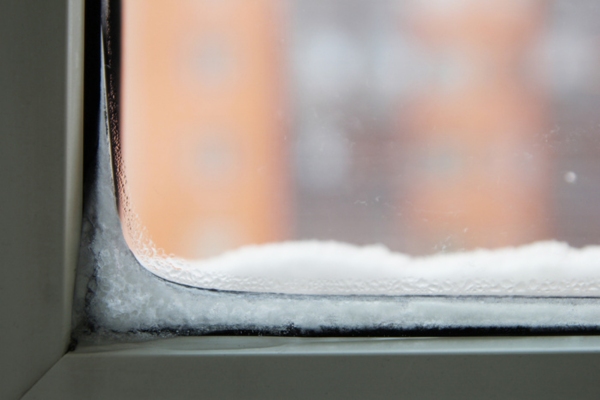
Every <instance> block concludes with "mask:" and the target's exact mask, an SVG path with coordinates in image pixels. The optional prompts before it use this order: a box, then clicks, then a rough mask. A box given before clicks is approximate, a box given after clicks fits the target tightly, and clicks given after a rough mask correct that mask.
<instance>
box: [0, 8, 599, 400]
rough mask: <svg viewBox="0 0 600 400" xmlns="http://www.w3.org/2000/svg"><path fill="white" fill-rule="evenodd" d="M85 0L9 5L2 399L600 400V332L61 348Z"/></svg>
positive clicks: (71, 259)
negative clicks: (398, 398) (396, 397)
mask: <svg viewBox="0 0 600 400" xmlns="http://www.w3.org/2000/svg"><path fill="white" fill-rule="evenodd" d="M83 5H84V4H83V2H78V1H72V2H67V1H64V2H58V1H57V2H52V3H48V4H45V5H40V4H35V6H32V3H30V2H26V1H20V2H15V3H8V2H3V3H1V5H0V8H1V12H0V20H1V21H2V24H0V26H1V27H2V29H7V30H10V32H11V34H10V35H4V34H3V35H0V41H1V42H2V48H3V49H4V50H5V52H6V53H5V54H6V55H7V57H6V58H4V59H3V62H2V63H0V69H2V71H3V73H2V74H0V79H1V82H2V85H3V88H4V89H6V90H3V91H1V92H0V101H2V104H3V105H4V106H6V108H5V110H6V111H7V113H6V114H5V117H4V118H2V120H1V121H0V126H1V127H2V132H3V134H2V140H3V144H4V143H6V146H4V145H3V146H2V147H0V151H1V152H2V155H3V156H2V157H0V164H1V165H2V167H3V168H2V171H4V172H3V173H2V174H0V182H1V184H2V187H3V189H4V192H3V196H2V200H1V202H2V205H3V207H2V208H0V212H1V213H2V216H3V228H4V229H3V230H2V233H1V234H0V235H1V236H0V237H1V238H2V241H1V242H0V246H1V248H2V253H1V254H2V255H1V256H0V257H1V260H2V266H3V268H1V269H0V270H1V271H2V285H1V286H0V288H1V290H0V297H1V299H2V300H1V302H0V304H1V305H2V307H1V308H0V316H1V319H0V324H2V325H1V326H2V330H1V331H2V338H3V340H2V344H1V349H2V350H1V351H2V357H0V366H1V370H2V374H3V381H2V385H0V394H1V395H2V398H7V399H12V398H15V399H16V398H21V397H23V396H24V397H23V398H25V399H34V398H61V399H81V398H142V397H144V398H173V397H191V396H195V395H198V393H202V394H203V395H205V396H206V397H213V398H248V397H261V398H265V397H269V396H270V397H287V398H294V397H317V396H320V397H323V396H327V397H329V398H335V397H336V396H337V397H342V396H345V397H350V396H355V397H360V396H363V397H367V396H368V397H370V398H383V397H384V396H385V397H386V398H387V397H389V395H390V393H399V394H400V393H401V394H402V395H403V396H405V397H407V398H440V397H462V398H464V397H479V398H482V397H483V398H494V397H497V398H513V399H521V398H522V399H529V398H548V399H554V398H556V399H560V398H565V397H572V398H578V399H588V398H589V399H595V398H597V397H598V396H597V394H598V393H597V382H596V380H597V379H596V378H597V377H596V372H595V366H596V365H597V363H598V360H599V355H598V350H599V349H600V346H599V345H598V341H597V338H596V337H587V338H584V337H578V336H570V337H565V338H555V337H553V338H539V337H534V338H520V339H519V338H505V339H498V338H480V339H477V340H474V339H467V338H463V339H439V338H437V339H436V338H428V339H408V340H404V339H388V340H385V339H360V340H350V339H340V338H336V339H330V340H324V339H320V340H316V339H306V338H258V337H253V338H231V337H218V338H214V337H212V338H211V337H200V338H179V339H176V340H163V341H154V342H147V343H130V344H112V345H104V346H102V345H97V344H96V345H94V344H88V345H87V346H84V345H81V344H80V346H78V348H77V349H76V350H75V351H74V352H73V351H69V352H67V353H66V354H65V352H66V351H67V346H68V342H69V321H70V318H71V312H70V298H71V295H72V290H73V284H72V282H73V280H72V277H73V274H74V271H75V259H76V247H77V236H78V234H79V228H78V224H79V220H78V219H77V218H76V217H77V215H78V213H79V212H80V207H79V202H78V200H77V199H78V198H80V196H81V195H82V192H83V191H82V190H81V188H80V186H79V184H78V182H79V176H80V174H81V165H82V162H81V158H80V157H81V146H80V143H81V142H80V141H81V140H82V135H81V125H82V121H81V113H80V110H81V107H82V105H83V101H82V96H81V94H82V89H83V88H82V75H81V73H82V69H81V67H82V66H83V51H82V50H83V47H82V45H83V43H82V41H81V39H82V38H83V37H82V35H83V11H84V7H83ZM90 8H91V9H93V4H90V3H88V4H87V5H86V11H87V13H88V16H89V14H90ZM87 26H88V28H90V26H91V24H88V25H87ZM94 27H95V26H94ZM94 43H96V42H93V41H92V42H88V43H86V50H87V49H89V48H90V47H93V46H95V44H94ZM50 50H52V51H50ZM87 67H89V66H87ZM87 67H86V69H87ZM4 71H8V72H11V73H10V74H9V73H4ZM15 78H18V79H15ZM96 83H98V82H97V81H96ZM92 112H94V113H95V110H93V111H92ZM95 124H96V120H93V125H95ZM7 171H8V172H10V173H8V172H7ZM13 173H15V174H18V177H19V178H22V179H15V176H16V175H14V174H13ZM24 222H26V223H24Z"/></svg>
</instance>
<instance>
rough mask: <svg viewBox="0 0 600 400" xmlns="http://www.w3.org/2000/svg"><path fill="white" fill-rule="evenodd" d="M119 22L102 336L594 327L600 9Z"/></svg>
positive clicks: (273, 5)
mask: <svg viewBox="0 0 600 400" xmlns="http://www.w3.org/2000/svg"><path fill="white" fill-rule="evenodd" d="M123 7H124V8H123V23H124V25H123V55H122V57H123V70H122V79H123V80H122V82H123V83H122V85H123V86H122V102H121V104H122V109H121V121H120V136H121V138H122V142H119V143H118V145H119V146H121V150H119V151H122V152H120V155H121V156H122V159H121V160H122V163H121V164H120V167H121V168H120V171H121V172H122V174H121V176H118V177H117V181H118V185H117V186H118V188H119V191H120V193H119V196H118V197H119V204H120V208H119V209H118V210H117V208H116V206H115V201H114V198H112V197H111V195H109V193H112V191H108V192H107V188H113V187H114V186H111V185H112V175H111V173H112V172H111V170H110V165H111V164H110V160H109V159H108V157H109V148H108V146H107V147H106V148H105V149H104V150H101V151H105V153H103V155H102V156H101V157H100V159H101V160H104V161H103V162H105V163H106V164H105V165H104V164H103V166H102V165H101V166H100V171H101V172H99V174H100V175H99V176H103V178H102V179H99V181H98V182H99V183H98V187H97V190H96V193H97V199H96V200H95V201H97V206H94V207H95V208H94V207H93V208H92V209H91V210H92V211H89V210H88V211H89V212H90V213H92V214H90V215H89V218H88V219H89V221H92V222H93V223H91V222H90V225H87V227H88V228H89V230H90V231H89V237H88V239H89V245H88V246H87V253H86V254H88V258H89V259H87V261H86V262H85V263H84V264H85V265H88V269H87V271H88V272H87V276H88V278H89V283H88V284H84V285H83V286H81V285H80V286H79V287H80V288H82V287H84V288H85V289H81V290H80V292H81V294H80V297H82V296H83V297H85V298H86V301H85V305H82V306H81V309H82V311H81V312H82V313H87V315H88V316H90V318H91V320H92V321H94V324H95V326H103V327H105V328H108V329H111V330H115V331H120V332H121V331H128V330H138V329H141V330H154V329H163V328H169V327H170V328H173V327H176V328H186V329H192V330H197V331H199V332H211V331H218V330H224V329H237V328H239V329H271V328H274V329H283V330H285V329H289V328H290V327H293V328H294V329H301V330H302V329H306V330H319V329H323V328H328V327H329V328H330V327H341V328H343V329H362V328H368V329H384V328H385V329H388V328H389V329H423V328H424V329H428V328H444V327H554V328H556V327H597V325H598V323H597V321H599V320H600V319H599V317H600V311H597V310H598V307H597V305H596V296H598V292H599V291H600V262H599V261H598V260H600V247H598V246H596V244H597V243H598V238H599V237H600V212H599V208H598V204H600V189H599V188H600V162H598V161H597V160H598V159H600V158H599V157H600V118H599V117H598V114H597V112H596V110H597V108H598V107H599V106H600V97H599V95H600V75H599V74H598V71H600V68H599V67H600V51H599V50H598V49H600V46H598V41H599V40H600V25H598V24H597V20H598V17H599V16H600V15H599V14H600V9H599V8H598V7H597V5H595V2H593V1H582V2H578V3H577V4H576V5H575V4H572V3H571V2H567V1H563V0H526V1H525V0H505V1H501V0H498V1H474V0H452V1H433V0H428V1H400V0H377V1H367V0H353V1H345V0H326V1H323V0H288V1H280V0H257V1H251V2H250V1H246V0H228V1H210V0H202V1H200V0H198V1H192V0H189V1H180V2H177V4H176V5H174V4H173V3H172V2H168V1H156V2H145V1H141V0H124V1H123ZM157 24H158V25H157ZM157 26H160V29H157ZM103 140H105V138H104V139H103V137H101V142H102V141H103ZM113 145H114V143H113ZM101 148H103V147H102V146H101ZM113 151H114V149H113ZM103 168H104V169H103ZM103 174H104V175H103ZM111 190H112V189H111ZM121 224H122V226H123V228H122V229H121ZM125 241H126V242H127V244H125ZM84 259H85V258H84ZM84 270H85V269H84ZM82 276H85V274H84V275H82ZM82 279H83V278H82ZM86 279H87V278H86ZM84 281H85V279H84ZM86 293H87V294H86ZM82 304H83V303H82ZM232 327H233V328H232Z"/></svg>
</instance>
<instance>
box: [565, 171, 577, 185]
mask: <svg viewBox="0 0 600 400" xmlns="http://www.w3.org/2000/svg"><path fill="white" fill-rule="evenodd" d="M565 182H567V183H575V182H577V174H575V172H573V171H569V172H567V173H566V174H565Z"/></svg>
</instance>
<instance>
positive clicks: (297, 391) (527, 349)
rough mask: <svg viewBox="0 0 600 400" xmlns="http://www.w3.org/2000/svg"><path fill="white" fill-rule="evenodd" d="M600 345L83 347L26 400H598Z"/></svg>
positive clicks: (548, 341) (227, 340) (184, 343)
mask: <svg viewBox="0 0 600 400" xmlns="http://www.w3.org/2000/svg"><path fill="white" fill-rule="evenodd" d="M599 366H600V337H598V336H565V337H520V338H519V337H511V338H496V337H488V338H481V337H480V338H367V339H365V338H277V337H190V338H174V339H164V340H157V341H149V342H144V343H119V344H108V345H95V346H94V345H85V344H83V345H81V346H80V347H79V348H78V349H77V350H76V351H74V352H71V353H68V354H66V355H65V356H64V357H63V358H62V359H61V360H60V361H59V362H58V363H57V364H56V365H55V366H54V367H53V368H52V369H51V370H50V371H49V372H48V373H47V374H46V375H45V376H44V377H43V378H42V379H41V380H40V381H39V382H38V383H37V384H36V385H35V386H34V387H33V388H32V389H31V390H30V391H29V392H28V393H27V395H26V396H25V397H24V398H25V399H37V398H44V399H47V398H60V399H79V398H85V397H86V395H88V394H90V393H93V394H94V398H113V399H117V398H161V399H162V398H183V397H185V398H187V397H188V396H189V397H192V396H193V397H197V396H198V395H202V396H203V397H204V398H219V399H228V398H232V399H233V398H261V399H262V398H286V399H293V398H315V397H316V398H328V399H330V398H369V399H376V398H390V395H392V394H402V396H403V398H409V399H410V398H415V399H417V398H418V399H428V398H432V399H434V398H435V399H440V398H461V399H464V398H487V399H491V398H510V399H521V398H522V399H532V398H544V399H565V398H576V399H588V398H589V399H597V398H600V384H598V380H597V368H598V367H599Z"/></svg>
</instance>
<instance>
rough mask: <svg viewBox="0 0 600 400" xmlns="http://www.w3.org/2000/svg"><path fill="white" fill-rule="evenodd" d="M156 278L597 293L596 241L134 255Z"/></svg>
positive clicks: (599, 253) (298, 289) (329, 287)
mask: <svg viewBox="0 0 600 400" xmlns="http://www.w3.org/2000/svg"><path fill="white" fill-rule="evenodd" d="M138 259H139V261H140V262H141V264H142V265H144V266H145V267H146V268H147V269H148V270H150V271H151V272H152V273H154V274H156V275H158V276H160V277H161V278H163V279H165V280H168V281H171V282H175V283H179V284H183V285H187V286H192V287H198V288H205V289H216V290H225V291H241V292H257V293H285V294H316V295H387V296H404V295H529V296H598V295H600V247H588V248H584V249H573V248H571V247H569V246H568V245H567V244H565V243H558V242H552V241H549V242H539V243H534V244H531V245H528V246H522V247H517V248H505V249H499V250H483V249H481V250H476V251H472V252H464V253H453V254H440V255H434V256H429V257H421V258H412V257H410V256H407V255H404V254H399V253H393V252H391V251H389V250H388V249H387V248H385V247H384V246H377V245H376V246H365V247H359V246H353V245H350V244H346V243H339V242H320V241H305V242H286V243H275V244H269V245H262V246H248V247H244V248H241V249H238V250H234V251H231V252H228V253H225V254H223V255H221V256H218V257H214V258H211V259H208V260H205V261H186V260H183V259H177V258H166V257H156V256H154V257H152V256H145V255H143V253H142V255H141V256H138Z"/></svg>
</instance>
